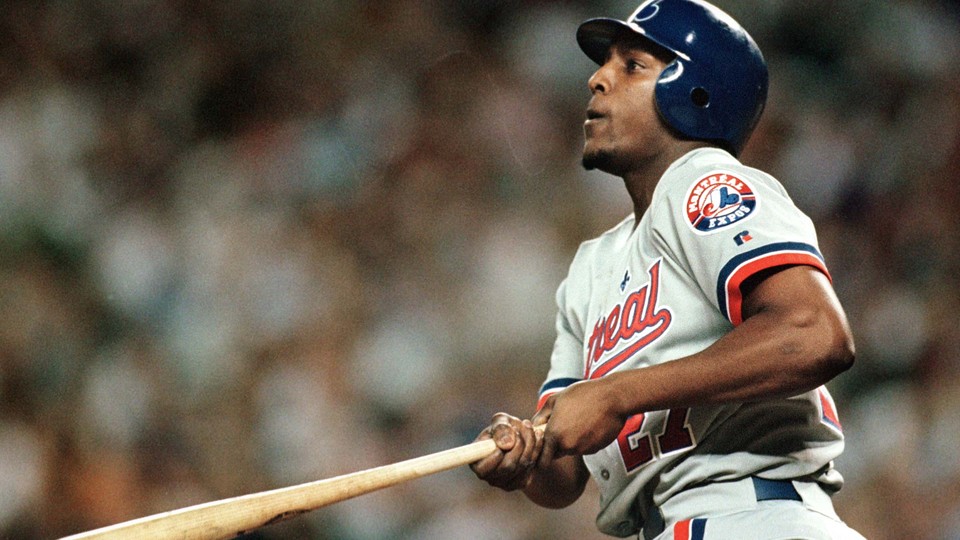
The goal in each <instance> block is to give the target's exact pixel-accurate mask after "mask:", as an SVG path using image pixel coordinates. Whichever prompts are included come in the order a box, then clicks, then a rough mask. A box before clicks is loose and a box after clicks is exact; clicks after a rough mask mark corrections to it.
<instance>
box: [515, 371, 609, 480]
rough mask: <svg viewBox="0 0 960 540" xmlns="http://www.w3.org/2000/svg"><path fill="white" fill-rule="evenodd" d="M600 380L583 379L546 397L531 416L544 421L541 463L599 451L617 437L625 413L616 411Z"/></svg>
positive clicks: (607, 390) (537, 422) (545, 464)
mask: <svg viewBox="0 0 960 540" xmlns="http://www.w3.org/2000/svg"><path fill="white" fill-rule="evenodd" d="M614 397H615V396H613V395H612V394H611V393H610V391H609V389H608V388H606V385H604V381H603V379H599V380H595V381H583V382H579V383H576V384H574V385H571V386H570V387H568V388H567V389H566V390H563V391H562V392H558V393H556V394H554V395H552V396H550V397H549V398H547V401H546V403H545V404H544V406H543V407H542V408H541V409H540V410H539V411H538V412H537V414H536V415H535V416H534V417H533V423H534V425H540V424H543V423H546V424H547V429H546V432H545V433H544V446H543V455H542V456H541V457H540V464H541V466H543V467H548V466H550V463H551V462H552V461H553V459H554V458H555V457H559V456H567V455H581V456H582V455H586V454H593V453H595V452H599V451H600V450H602V449H603V448H604V447H606V446H607V445H608V444H610V443H611V442H613V440H614V439H616V438H617V435H618V434H619V433H620V431H621V430H622V429H623V424H624V423H625V422H626V420H627V416H626V415H625V414H623V413H621V412H619V411H618V410H617V408H616V402H615V399H614Z"/></svg>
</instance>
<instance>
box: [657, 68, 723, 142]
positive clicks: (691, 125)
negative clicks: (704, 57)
mask: <svg viewBox="0 0 960 540" xmlns="http://www.w3.org/2000/svg"><path fill="white" fill-rule="evenodd" d="M707 86H708V85H705V84H702V83H701V81H699V80H697V76H696V72H695V70H692V69H689V66H687V65H686V60H683V59H680V58H677V59H676V60H674V61H673V62H671V63H670V64H669V65H668V66H667V67H666V68H664V69H663V72H662V73H661V74H660V77H659V79H657V86H656V90H655V95H656V103H657V110H658V112H659V113H660V116H661V117H662V118H663V120H664V121H665V122H666V123H667V125H668V126H670V127H671V128H673V129H674V130H675V131H677V132H679V133H681V134H685V135H687V136H691V134H693V133H699V132H702V131H703V130H704V127H705V126H707V125H709V124H710V123H711V120H712V119H711V115H710V114H709V107H710V91H709V90H708V89H707Z"/></svg>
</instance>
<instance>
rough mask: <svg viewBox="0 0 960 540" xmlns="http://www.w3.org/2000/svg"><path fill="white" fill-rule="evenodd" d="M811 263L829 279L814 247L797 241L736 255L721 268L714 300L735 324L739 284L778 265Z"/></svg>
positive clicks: (738, 317) (740, 303) (738, 319)
mask: <svg viewBox="0 0 960 540" xmlns="http://www.w3.org/2000/svg"><path fill="white" fill-rule="evenodd" d="M797 265H806V266H812V267H814V268H816V269H817V270H820V271H821V272H823V273H824V275H826V276H827V279H830V272H828V271H827V266H826V264H824V262H823V256H822V255H821V254H820V252H819V251H818V250H817V248H815V247H813V246H811V245H810V244H804V243H800V242H780V243H776V244H768V245H765V246H761V247H759V248H757V249H754V250H751V251H748V252H746V253H742V254H740V255H737V256H736V257H734V258H732V259H730V261H729V262H727V264H726V265H724V267H723V268H722V269H721V270H720V276H719V278H718V279H717V301H718V305H719V307H720V313H722V314H723V316H724V317H726V318H727V320H729V321H730V322H731V323H733V325H734V326H737V325H739V324H740V323H742V322H743V313H742V311H741V310H742V308H743V295H742V292H741V290H740V286H741V285H743V282H744V281H746V280H747V278H749V277H750V276H752V275H754V274H756V273H757V272H760V271H762V270H766V269H768V268H775V267H778V266H797Z"/></svg>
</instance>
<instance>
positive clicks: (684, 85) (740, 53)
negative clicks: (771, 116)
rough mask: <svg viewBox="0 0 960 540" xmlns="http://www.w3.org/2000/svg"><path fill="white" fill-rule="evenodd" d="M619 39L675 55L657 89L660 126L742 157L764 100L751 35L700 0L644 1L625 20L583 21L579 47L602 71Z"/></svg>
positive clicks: (762, 70)
mask: <svg viewBox="0 0 960 540" xmlns="http://www.w3.org/2000/svg"><path fill="white" fill-rule="evenodd" d="M623 33H628V34H632V35H639V36H642V37H644V38H646V39H648V40H650V41H652V42H653V43H655V44H656V45H658V46H660V47H661V48H663V49H666V50H667V51H669V52H671V53H672V54H673V55H674V57H675V58H674V60H673V62H671V63H670V64H669V65H668V66H667V67H666V68H665V69H664V70H663V73H661V74H660V77H659V79H658V80H657V85H656V92H655V93H656V103H657V109H658V111H659V113H660V116H661V117H662V118H663V120H664V121H665V122H666V123H667V124H668V125H669V126H671V127H672V128H674V129H675V130H677V131H678V132H680V133H681V134H682V135H684V136H686V137H689V138H691V139H701V140H708V141H713V142H716V143H718V144H721V145H722V146H724V147H725V148H727V149H728V150H730V151H732V152H733V153H734V154H735V155H737V154H739V153H740V151H741V150H743V146H744V144H746V142H747V139H748V138H749V137H750V133H751V132H752V131H753V128H754V127H756V125H757V121H759V120H760V114H761V113H762V112H763V107H764V104H765V103H766V100H767V85H768V76H767V63H766V61H764V59H763V55H762V54H761V53H760V48H759V47H757V44H756V43H755V42H754V41H753V38H751V37H750V34H748V33H747V31H746V30H744V29H743V27H742V26H740V24H739V23H737V21H735V20H734V19H733V18H732V17H730V16H729V15H727V14H726V13H725V12H723V11H721V10H720V9H719V8H717V7H716V6H713V5H711V4H708V3H707V2H704V1H702V0H647V1H646V2H644V3H643V4H641V5H640V7H638V8H637V10H636V11H634V12H633V14H632V15H630V17H629V18H628V19H627V20H626V21H619V20H616V19H607V18H601V19H590V20H588V21H586V22H584V23H583V24H581V25H580V28H578V29H577V43H579V44H580V48H581V49H583V52H585V53H586V54H587V56H589V57H590V59H591V60H593V61H594V62H596V63H598V64H601V65H602V64H603V63H604V61H605V59H606V57H607V53H608V51H609V49H610V45H611V44H612V43H613V42H614V41H615V40H616V39H617V38H618V37H619V36H621V35H622V34H623Z"/></svg>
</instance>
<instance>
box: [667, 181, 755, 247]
mask: <svg viewBox="0 0 960 540" xmlns="http://www.w3.org/2000/svg"><path fill="white" fill-rule="evenodd" d="M685 204H686V213H687V222H688V223H689V224H690V226H691V227H693V230H694V231H695V232H697V233H701V234H706V233H711V232H713V231H716V230H718V229H722V228H724V227H726V226H728V225H733V224H734V223H740V222H742V221H744V220H745V219H747V218H749V217H750V216H752V215H753V214H754V212H755V210H756V209H757V197H756V195H754V193H753V189H751V188H750V186H749V185H748V184H747V183H746V182H744V181H743V180H742V179H740V178H737V177H736V176H734V175H732V174H730V173H723V172H716V173H711V174H709V175H707V176H705V177H703V178H701V179H700V180H697V181H696V182H694V184H693V185H692V186H691V187H690V191H688V192H687V198H686V199H685Z"/></svg>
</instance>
